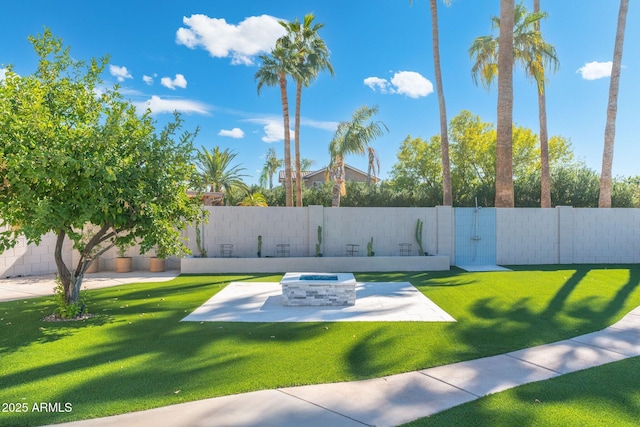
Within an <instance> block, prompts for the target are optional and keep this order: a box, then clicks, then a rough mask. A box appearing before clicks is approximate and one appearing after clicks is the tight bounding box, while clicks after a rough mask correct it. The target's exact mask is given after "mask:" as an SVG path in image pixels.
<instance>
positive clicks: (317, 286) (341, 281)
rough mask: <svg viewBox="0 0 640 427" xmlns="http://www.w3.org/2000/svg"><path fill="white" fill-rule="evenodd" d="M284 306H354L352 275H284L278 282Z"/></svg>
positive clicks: (354, 288) (354, 286)
mask: <svg viewBox="0 0 640 427" xmlns="http://www.w3.org/2000/svg"><path fill="white" fill-rule="evenodd" d="M280 285H282V304H283V305H286V306H322V305H338V306H340V305H354V304H355V303H356V279H355V277H353V274H352V273H286V274H285V275H284V277H283V278H282V280H281V281H280Z"/></svg>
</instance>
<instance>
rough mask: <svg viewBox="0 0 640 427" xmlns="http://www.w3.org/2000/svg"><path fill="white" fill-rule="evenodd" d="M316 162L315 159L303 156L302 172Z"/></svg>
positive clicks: (301, 161) (301, 160)
mask: <svg viewBox="0 0 640 427" xmlns="http://www.w3.org/2000/svg"><path fill="white" fill-rule="evenodd" d="M314 163H315V160H311V159H306V158H304V157H303V158H302V159H300V170H302V172H304V171H308V170H309V168H310V167H311V166H313V164H314Z"/></svg>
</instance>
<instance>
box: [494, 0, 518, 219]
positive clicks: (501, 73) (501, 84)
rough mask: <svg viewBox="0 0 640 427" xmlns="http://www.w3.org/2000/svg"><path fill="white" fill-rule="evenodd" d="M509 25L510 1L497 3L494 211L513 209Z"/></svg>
mask: <svg viewBox="0 0 640 427" xmlns="http://www.w3.org/2000/svg"><path fill="white" fill-rule="evenodd" d="M513 21H514V0H500V36H499V39H498V126H497V142H496V202H495V206H496V207H497V208H512V207H514V194H513Z"/></svg>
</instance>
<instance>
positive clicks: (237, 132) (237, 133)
mask: <svg viewBox="0 0 640 427" xmlns="http://www.w3.org/2000/svg"><path fill="white" fill-rule="evenodd" d="M218 135H219V136H228V137H230V138H235V139H241V138H244V132H243V131H242V129H240V128H233V129H231V130H227V129H221V130H220V132H218Z"/></svg>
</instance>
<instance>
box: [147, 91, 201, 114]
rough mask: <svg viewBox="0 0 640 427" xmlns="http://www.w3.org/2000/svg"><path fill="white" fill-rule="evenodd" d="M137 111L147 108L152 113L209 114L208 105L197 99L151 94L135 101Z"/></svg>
mask: <svg viewBox="0 0 640 427" xmlns="http://www.w3.org/2000/svg"><path fill="white" fill-rule="evenodd" d="M136 107H137V108H138V111H145V110H146V109H147V108H148V109H150V110H151V112H152V113H153V114H162V113H173V112H174V111H180V112H183V113H196V114H204V115H206V114H209V106H208V105H206V104H203V103H201V102H198V101H191V100H188V99H162V98H160V97H159V96H156V95H153V96H152V97H151V99H149V100H148V101H144V102H138V103H136Z"/></svg>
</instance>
